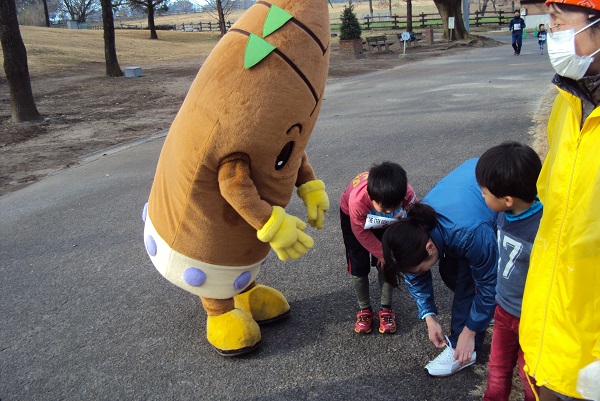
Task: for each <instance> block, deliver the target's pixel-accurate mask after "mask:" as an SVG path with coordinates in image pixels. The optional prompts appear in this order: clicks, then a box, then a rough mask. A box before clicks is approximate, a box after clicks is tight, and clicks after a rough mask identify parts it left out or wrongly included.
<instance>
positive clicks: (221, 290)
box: [142, 203, 263, 299]
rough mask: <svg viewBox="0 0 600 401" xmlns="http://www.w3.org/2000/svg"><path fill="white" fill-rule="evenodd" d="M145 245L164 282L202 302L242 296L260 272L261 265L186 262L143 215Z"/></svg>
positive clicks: (145, 212) (185, 258)
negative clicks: (194, 296) (196, 297)
mask: <svg viewBox="0 0 600 401" xmlns="http://www.w3.org/2000/svg"><path fill="white" fill-rule="evenodd" d="M142 219H143V220H144V222H145V225H144V244H145V246H146V251H147V252H148V255H149V256H150V260H152V263H153V264H154V267H156V269H157V270H158V271H159V272H160V274H162V275H163V276H164V277H165V278H166V279H167V280H169V281H170V282H172V283H173V284H175V285H176V286H178V287H181V288H183V289H184V290H186V291H189V292H191V293H192V294H195V295H198V296H200V297H205V298H215V299H228V298H231V297H233V296H234V295H237V294H239V293H240V292H242V291H243V290H244V289H245V288H246V287H247V286H248V284H250V283H251V282H252V281H254V279H255V278H256V276H257V275H258V271H259V270H260V266H261V264H262V263H263V261H260V262H258V263H255V264H252V265H250V266H219V265H213V264H210V263H205V262H201V261H198V260H195V259H192V258H189V257H187V256H185V255H183V254H181V253H179V252H177V251H175V250H173V249H172V248H171V247H169V245H167V243H166V242H165V241H164V240H163V239H162V237H161V236H160V235H158V232H157V231H156V229H155V228H154V225H153V224H152V221H151V220H150V217H149V216H148V204H147V203H146V205H145V206H144V211H143V213H142Z"/></svg>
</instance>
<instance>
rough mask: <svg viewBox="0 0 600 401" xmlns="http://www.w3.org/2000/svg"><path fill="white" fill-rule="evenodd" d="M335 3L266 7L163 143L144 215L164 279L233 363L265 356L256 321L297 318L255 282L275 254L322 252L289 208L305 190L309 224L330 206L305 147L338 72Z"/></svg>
mask: <svg viewBox="0 0 600 401" xmlns="http://www.w3.org/2000/svg"><path fill="white" fill-rule="evenodd" d="M329 37H330V34H329V12H328V9H327V1H326V0H273V1H269V2H267V1H257V2H256V3H255V4H254V5H253V6H252V7H250V8H249V9H248V10H247V11H246V12H245V13H244V15H243V16H242V17H241V18H240V19H239V20H238V21H237V22H236V23H235V25H233V26H232V27H231V29H230V30H229V32H228V33H227V34H226V35H225V36H223V38H222V39H221V40H220V41H219V43H218V44H217V45H216V46H215V48H214V49H213V51H212V52H211V54H210V55H209V56H208V58H207V59H206V62H205V63H204V65H203V66H202V68H201V69H200V71H199V73H198V75H197V76H196V79H195V80H194V82H193V84H192V86H191V88H190V90H189V92H188V94H187V96H186V98H185V101H184V102H183V105H182V106H181V109H180V110H179V113H178V114H177V116H176V118H175V120H174V121H173V124H172V126H171V129H170V130H169V134H168V135H167V138H166V140H165V143H164V145H163V149H162V152H161V154H160V159H159V161H158V166H157V169H156V175H155V179H154V183H153V185H152V190H151V192H150V197H149V200H148V203H147V204H146V207H145V208H144V214H143V217H144V221H145V227H144V242H145V245H146V250H147V252H148V254H149V255H150V259H151V260H152V263H153V264H154V266H155V267H156V268H157V269H158V271H159V272H160V273H161V274H162V275H163V276H165V278H167V279H168V280H169V281H171V282H172V283H174V284H175V285H177V286H179V287H181V288H183V289H185V290H187V291H189V292H191V293H193V294H196V295H198V296H200V298H201V300H202V305H203V306H204V309H205V310H206V312H207V315H208V319H207V324H206V331H207V338H208V341H209V342H210V344H212V345H213V346H214V347H215V349H216V350H217V352H219V353H220V354H222V355H226V356H231V355H240V354H243V353H246V352H249V351H251V350H253V349H255V348H256V347H257V346H258V344H259V342H260V339H261V336H260V329H259V326H258V324H257V323H266V322H271V321H274V320H276V319H278V318H281V317H283V316H285V315H287V314H288V313H289V309H290V307H289V305H288V303H287V301H286V299H285V297H284V296H283V295H282V294H281V293H280V292H279V291H277V290H275V289H273V288H270V287H267V286H264V285H259V284H256V282H255V278H256V276H257V274H258V271H259V269H260V266H261V264H262V263H263V261H264V260H265V258H266V257H267V255H268V253H269V251H270V248H273V249H274V250H275V252H276V253H277V256H278V257H279V258H280V259H281V260H286V259H288V258H294V259H295V258H299V257H300V256H301V255H302V254H304V253H305V252H307V250H308V249H309V248H311V247H312V246H313V240H312V238H311V237H309V236H308V235H307V234H306V233H304V230H305V228H306V224H305V223H304V222H303V221H302V220H300V219H299V218H297V217H294V216H291V215H289V214H287V213H286V212H285V210H284V209H283V208H284V207H285V206H286V205H287V204H288V202H289V201H290V198H291V196H292V194H293V192H294V188H296V187H297V193H298V196H299V197H300V198H302V200H303V201H304V204H305V205H306V208H307V216H308V218H307V220H308V223H309V224H310V225H312V226H314V227H316V228H321V227H322V226H323V220H324V213H325V212H326V211H327V209H328V208H329V199H328V197H327V194H326V192H325V185H324V184H323V182H322V181H320V180H317V179H316V177H315V174H314V172H313V169H312V167H311V166H310V164H309V162H308V158H307V156H306V153H305V148H306V145H307V142H308V139H309V137H310V135H311V133H312V130H313V128H314V126H315V122H316V120H317V116H318V114H319V111H320V109H321V103H322V101H323V92H324V89H325V81H326V78H327V72H328V67H329Z"/></svg>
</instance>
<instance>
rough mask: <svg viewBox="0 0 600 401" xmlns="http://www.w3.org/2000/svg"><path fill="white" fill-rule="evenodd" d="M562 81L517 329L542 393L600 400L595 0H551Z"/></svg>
mask: <svg viewBox="0 0 600 401" xmlns="http://www.w3.org/2000/svg"><path fill="white" fill-rule="evenodd" d="M546 5H547V6H548V7H549V12H550V28H549V34H548V37H547V41H548V43H547V44H548V55H549V57H550V62H551V64H552V66H553V67H554V69H555V71H556V72H557V75H556V76H555V77H554V79H553V83H554V84H555V85H556V86H557V88H558V95H557V96H556V99H555V101H554V105H553V108H552V112H551V114H550V119H549V121H548V141H549V145H550V148H549V152H548V155H547V157H546V159H545V162H544V165H543V168H542V171H541V174H540V177H539V179H538V193H539V197H540V200H541V202H542V204H543V205H544V215H543V217H542V220H541V223H540V228H539V231H538V234H537V237H536V239H535V243H534V246H533V251H532V255H531V266H530V269H529V274H528V276H527V283H526V285H525V293H524V298H523V311H522V317H521V325H520V332H519V337H520V341H521V347H522V349H523V352H524V355H525V364H526V366H525V371H526V372H527V373H528V374H529V375H530V376H531V377H533V378H535V381H536V383H537V385H539V386H540V387H541V391H540V399H541V400H543V401H550V400H552V401H554V400H573V399H594V400H598V399H600V361H599V359H600V210H599V206H600V107H598V106H599V105H600V56H596V53H598V52H599V51H600V0H548V1H547V2H546Z"/></svg>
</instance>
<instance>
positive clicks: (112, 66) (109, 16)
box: [100, 0, 123, 77]
mask: <svg viewBox="0 0 600 401" xmlns="http://www.w3.org/2000/svg"><path fill="white" fill-rule="evenodd" d="M100 4H101V5H102V27H103V28H104V59H105V60H106V75H108V76H109V77H121V76H123V71H121V67H119V61H118V60H117V47H116V45H115V21H114V18H113V12H112V0H101V1H100Z"/></svg>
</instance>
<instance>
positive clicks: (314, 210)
mask: <svg viewBox="0 0 600 401" xmlns="http://www.w3.org/2000/svg"><path fill="white" fill-rule="evenodd" d="M296 186H297V187H298V196H299V197H300V198H301V199H302V200H303V201H304V205H305V206H306V211H307V220H308V224H310V225H311V226H313V227H316V228H323V222H324V221H325V212H326V211H328V210H329V197H328V196H327V192H325V183H324V182H323V181H321V180H317V179H316V177H315V173H314V171H313V169H312V167H311V165H310V163H309V162H308V156H307V155H306V152H305V153H304V155H303V156H302V164H301V165H300V169H299V170H298V179H297V180H296Z"/></svg>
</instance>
